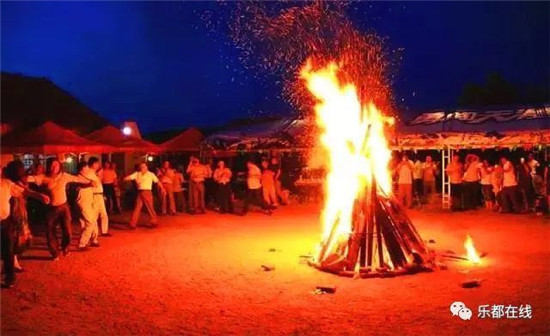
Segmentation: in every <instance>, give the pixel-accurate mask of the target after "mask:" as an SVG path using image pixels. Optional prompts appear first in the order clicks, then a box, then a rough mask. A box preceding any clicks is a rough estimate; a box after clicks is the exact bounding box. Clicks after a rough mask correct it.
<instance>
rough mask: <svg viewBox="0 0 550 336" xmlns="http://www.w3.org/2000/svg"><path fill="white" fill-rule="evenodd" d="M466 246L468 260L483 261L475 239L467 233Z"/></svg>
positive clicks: (477, 262)
mask: <svg viewBox="0 0 550 336" xmlns="http://www.w3.org/2000/svg"><path fill="white" fill-rule="evenodd" d="M464 248H465V249H466V256H467V257H468V260H469V261H471V262H472V263H474V264H479V263H481V258H480V257H479V255H478V254H477V251H476V248H475V246H474V240H473V239H472V237H471V236H470V235H466V240H465V241H464Z"/></svg>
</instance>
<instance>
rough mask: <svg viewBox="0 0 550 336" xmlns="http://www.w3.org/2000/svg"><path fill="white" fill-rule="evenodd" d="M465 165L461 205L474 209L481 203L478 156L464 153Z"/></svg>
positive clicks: (480, 165) (467, 208) (465, 208)
mask: <svg viewBox="0 0 550 336" xmlns="http://www.w3.org/2000/svg"><path fill="white" fill-rule="evenodd" d="M465 161H466V165H465V168H464V170H465V172H464V178H463V185H462V205H463V207H464V210H474V209H476V208H477V207H478V206H479V205H480V204H481V199H480V195H481V185H480V184H479V181H480V180H481V168H482V166H483V165H482V164H481V162H480V161H479V157H478V156H477V155H475V154H468V155H466V160H465Z"/></svg>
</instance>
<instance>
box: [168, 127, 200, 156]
mask: <svg viewBox="0 0 550 336" xmlns="http://www.w3.org/2000/svg"><path fill="white" fill-rule="evenodd" d="M202 139H203V135H202V133H201V132H200V131H199V130H198V129H196V128H193V127H191V128H188V129H186V130H185V131H183V132H182V133H180V135H177V136H175V137H173V138H172V139H170V140H168V141H166V142H164V143H163V144H161V145H160V146H161V147H162V149H163V150H164V151H165V152H195V151H199V150H200V145H201V141H202Z"/></svg>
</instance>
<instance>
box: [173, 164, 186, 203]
mask: <svg viewBox="0 0 550 336" xmlns="http://www.w3.org/2000/svg"><path fill="white" fill-rule="evenodd" d="M181 170H182V168H181V167H180V168H178V169H175V170H174V177H173V178H172V191H173V192H174V203H175V204H176V211H178V212H185V211H186V210H187V204H186V202H185V195H184V194H183V182H185V179H184V177H183V173H182V172H181Z"/></svg>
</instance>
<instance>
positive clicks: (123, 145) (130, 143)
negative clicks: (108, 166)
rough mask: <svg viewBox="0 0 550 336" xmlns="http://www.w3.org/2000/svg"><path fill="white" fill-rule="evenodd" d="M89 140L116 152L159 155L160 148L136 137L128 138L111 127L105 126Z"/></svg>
mask: <svg viewBox="0 0 550 336" xmlns="http://www.w3.org/2000/svg"><path fill="white" fill-rule="evenodd" d="M86 138H87V139H89V140H92V141H97V142H100V143H103V144H106V145H109V146H112V147H114V150H113V151H114V152H147V153H157V152H159V151H160V148H159V146H157V145H155V144H153V143H152V142H149V141H147V140H143V139H141V138H138V137H135V136H126V135H124V134H122V132H121V131H120V130H119V129H118V128H116V127H114V126H111V125H108V126H105V127H103V128H101V129H99V130H97V131H94V132H92V133H90V134H88V135H87V136H86Z"/></svg>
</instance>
